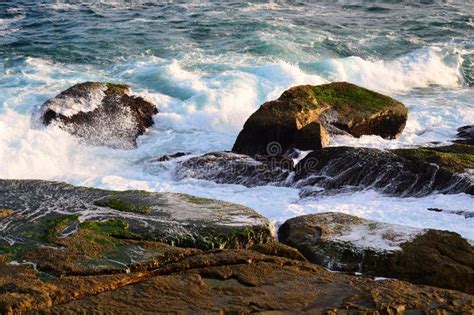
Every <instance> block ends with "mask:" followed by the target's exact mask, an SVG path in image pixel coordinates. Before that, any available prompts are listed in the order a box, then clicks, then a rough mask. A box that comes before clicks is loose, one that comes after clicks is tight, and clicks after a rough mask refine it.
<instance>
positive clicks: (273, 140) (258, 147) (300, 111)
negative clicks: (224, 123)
mask: <svg viewBox="0 0 474 315" xmlns="http://www.w3.org/2000/svg"><path fill="white" fill-rule="evenodd" d="M407 115H408V109H407V108H406V107H405V106H404V105H403V104H402V103H400V102H398V101H396V100H394V99H392V98H390V97H387V96H385V95H382V94H379V93H376V92H373V91H370V90H367V89H364V88H362V87H359V86H356V85H354V84H350V83H346V82H336V83H330V84H324V85H319V86H311V85H301V86H296V87H292V88H290V89H289V90H287V91H285V92H284V93H283V94H282V95H281V96H280V98H278V99H277V100H275V101H270V102H267V103H265V104H263V105H262V106H261V107H260V108H259V109H258V110H257V111H256V112H255V113H253V114H252V115H251V116H250V117H249V118H248V120H247V121H246V123H245V125H244V128H243V130H242V131H241V132H240V134H239V136H238V138H237V140H236V142H235V144H234V146H233V148H232V151H233V152H236V153H242V154H247V155H251V156H253V155H255V154H261V155H278V154H284V153H285V152H286V151H287V150H288V149H290V148H292V147H294V148H297V149H302V150H316V149H320V148H322V147H325V146H327V144H328V142H329V135H328V134H329V132H332V133H347V134H350V135H353V136H355V137H360V136H362V135H379V136H381V137H383V138H388V139H391V138H395V137H396V136H397V135H398V134H399V133H400V132H401V131H402V130H403V128H404V126H405V123H406V120H407Z"/></svg>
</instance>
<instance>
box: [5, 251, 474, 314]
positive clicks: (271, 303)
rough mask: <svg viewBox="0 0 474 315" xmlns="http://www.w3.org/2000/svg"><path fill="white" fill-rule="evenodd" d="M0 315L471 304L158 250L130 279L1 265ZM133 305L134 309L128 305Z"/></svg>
mask: <svg viewBox="0 0 474 315" xmlns="http://www.w3.org/2000/svg"><path fill="white" fill-rule="evenodd" d="M0 283H1V284H2V289H1V290H0V312H2V313H3V314H12V313H20V312H25V311H31V312H39V313H50V312H51V313H54V314H65V313H130V314H137V313H161V312H163V311H165V312H166V313H179V314H181V313H186V314H188V313H193V314H194V313H216V314H221V313H222V314H229V313H239V314H240V313H244V314H247V313H258V312H266V311H268V312H278V313H283V314H294V313H305V314H325V313H326V314H329V313H331V312H332V313H335V312H343V313H346V312H349V313H367V312H368V313H389V314H402V313H404V312H406V311H410V312H428V313H429V312H448V313H463V312H464V313H466V312H469V311H470V310H472V308H473V307H474V297H473V296H472V295H468V294H464V293H461V292H457V291H451V290H444V289H438V288H433V287H428V286H416V285H413V284H409V283H406V282H402V281H397V280H384V281H374V280H372V279H370V278H363V277H354V276H350V275H346V274H340V273H331V272H329V271H327V270H325V269H324V268H322V267H320V266H317V265H312V264H309V263H307V262H302V261H297V260H290V259H286V258H280V257H277V256H268V255H264V254H260V253H257V252H255V251H251V250H224V251H209V252H201V251H198V250H188V249H178V248H172V247H166V246H165V247H161V252H157V253H156V254H155V256H153V257H152V258H150V260H149V261H147V262H144V263H142V264H132V267H131V268H129V270H128V273H125V272H120V271H119V270H117V271H116V272H108V273H101V274H93V275H66V276H62V277H60V278H59V277H54V276H50V275H47V274H45V273H40V272H38V271H36V270H35V269H34V268H33V266H31V265H13V264H8V265H7V264H4V263H0ZM130 301H133V303H130Z"/></svg>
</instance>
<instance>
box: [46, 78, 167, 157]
mask: <svg viewBox="0 0 474 315" xmlns="http://www.w3.org/2000/svg"><path fill="white" fill-rule="evenodd" d="M157 112H158V111H157V109H156V107H155V105H153V104H152V103H150V102H148V101H146V100H144V99H143V98H142V97H139V96H134V95H132V94H131V90H130V87H129V86H128V85H124V84H112V83H101V82H85V83H79V84H76V85H74V86H72V87H70V88H69V89H67V90H65V91H63V92H61V93H60V94H59V95H57V96H56V97H54V98H52V99H50V100H48V101H46V102H45V103H44V104H43V105H42V107H41V116H42V121H43V123H44V124H45V125H50V124H52V123H54V124H57V125H58V126H59V127H61V128H62V129H64V130H66V131H67V132H69V133H71V134H73V135H75V136H77V137H79V138H81V139H82V140H83V141H85V142H86V143H89V144H93V145H105V146H109V147H112V148H121V149H130V148H133V147H135V146H136V139H137V137H138V136H140V135H142V134H143V133H145V131H146V129H147V128H148V127H150V126H151V125H153V115H155V114H156V113H157Z"/></svg>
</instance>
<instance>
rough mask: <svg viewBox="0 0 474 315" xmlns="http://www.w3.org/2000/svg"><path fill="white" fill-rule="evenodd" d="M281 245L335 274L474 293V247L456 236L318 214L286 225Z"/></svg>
mask: <svg viewBox="0 0 474 315" xmlns="http://www.w3.org/2000/svg"><path fill="white" fill-rule="evenodd" d="M278 237H279V240H280V241H281V242H283V243H285V244H287V245H289V246H293V247H295V248H297V249H298V250H299V251H300V252H301V253H303V255H304V256H305V257H306V258H307V259H308V260H309V261H311V262H314V263H317V264H320V265H322V266H326V267H328V268H330V269H333V270H339V271H350V272H362V273H366V274H371V275H376V276H384V277H393V278H398V279H403V280H407V281H410V282H414V283H418V284H427V285H432V286H438V287H443V288H448V289H456V290H460V291H464V292H467V293H469V294H474V248H473V247H472V246H471V245H470V244H469V243H468V242H467V241H466V240H465V239H463V238H462V237H461V236H460V235H458V234H456V233H452V232H447V231H438V230H430V229H413V228H408V227H404V226H399V225H393V224H387V223H381V222H375V221H370V220H365V219H361V218H358V217H354V216H351V215H347V214H343V213H322V214H314V215H306V216H301V217H296V218H293V219H289V220H288V221H286V222H285V223H284V224H283V225H282V226H281V227H280V229H279V231H278Z"/></svg>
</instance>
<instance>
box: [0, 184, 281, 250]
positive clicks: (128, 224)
mask: <svg viewBox="0 0 474 315" xmlns="http://www.w3.org/2000/svg"><path fill="white" fill-rule="evenodd" d="M0 208H5V209H11V211H12V212H13V215H9V216H7V217H6V218H3V219H1V220H2V224H3V226H4V227H3V228H2V229H0V253H1V252H2V248H3V249H5V248H6V247H10V249H9V250H14V251H15V252H21V251H22V248H24V247H25V246H29V245H30V244H38V243H39V244H42V243H43V241H44V239H45V237H44V236H45V235H49V234H50V233H53V234H54V235H59V236H61V235H62V236H64V235H69V234H70V233H74V232H75V231H77V230H78V229H79V228H81V227H82V228H87V229H92V230H94V231H99V232H103V233H105V234H106V235H107V236H111V237H115V238H129V239H137V240H151V241H159V242H164V243H169V244H174V245H179V246H187V247H199V248H228V247H231V248H245V247H250V246H252V245H254V244H256V243H265V242H267V241H271V240H272V239H273V226H272V224H271V223H270V222H269V221H268V220H267V219H266V218H265V217H263V216H261V215H259V214H258V213H257V212H255V211H253V210H252V209H249V208H246V207H243V206H239V205H236V204H232V203H227V202H223V201H217V200H212V199H205V198H198V197H193V196H189V195H184V194H175V193H149V192H145V191H121V192H119V191H107V190H100V189H93V188H85V187H75V186H71V185H67V184H64V183H58V182H48V181H34V180H18V181H16V180H0ZM79 230H80V229H79Z"/></svg>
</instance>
